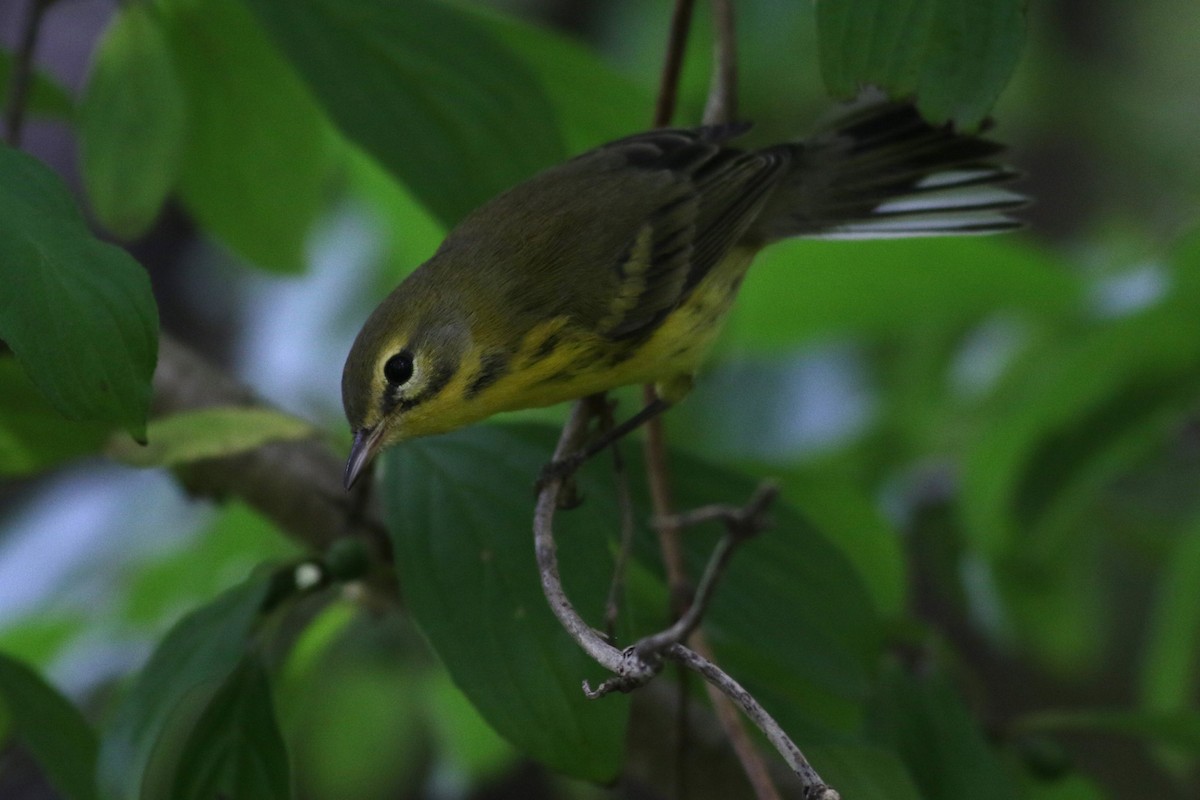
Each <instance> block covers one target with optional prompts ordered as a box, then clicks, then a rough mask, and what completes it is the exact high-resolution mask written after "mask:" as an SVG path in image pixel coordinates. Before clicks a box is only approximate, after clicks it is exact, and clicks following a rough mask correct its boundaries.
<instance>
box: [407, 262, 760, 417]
mask: <svg viewBox="0 0 1200 800" xmlns="http://www.w3.org/2000/svg"><path fill="white" fill-rule="evenodd" d="M754 252H755V251H754V250H752V249H749V248H737V249H735V250H734V251H732V252H731V253H730V254H729V256H728V257H726V259H725V260H724V261H722V262H721V263H720V264H718V265H717V266H716V267H715V268H714V269H713V270H711V271H710V272H709V274H708V275H707V276H706V277H705V279H704V280H703V281H701V282H700V283H699V284H698V285H697V286H696V287H695V288H694V289H693V290H692V291H691V292H690V293H689V294H688V296H687V298H686V299H685V301H684V302H683V304H681V305H680V306H679V307H678V308H676V309H675V310H674V311H672V312H671V313H670V314H669V315H667V317H665V318H664V319H663V321H662V323H661V324H660V325H659V326H658V328H656V329H655V331H654V332H653V334H651V335H650V336H649V337H648V338H644V339H640V340H628V341H621V340H618V341H613V340H611V339H607V338H605V337H602V336H599V335H596V334H591V333H588V332H578V331H570V329H568V328H567V325H566V323H567V320H566V319H564V318H561V317H559V318H554V319H551V320H548V321H546V322H545V323H542V324H540V325H537V326H535V327H534V328H533V329H532V330H530V331H529V333H528V334H527V335H526V336H525V338H524V339H523V340H522V342H521V346H520V347H519V348H518V349H517V352H516V353H515V354H514V355H513V356H512V358H511V363H510V364H509V367H508V369H507V370H506V371H505V372H504V374H503V375H502V376H501V377H499V378H498V379H496V380H495V382H494V383H491V384H490V385H489V386H488V387H487V388H486V389H485V390H482V391H479V392H472V391H470V382H471V376H470V374H468V372H466V371H460V374H458V375H456V376H455V378H454V380H453V381H452V383H451V384H450V385H449V386H447V388H446V390H445V391H444V392H443V396H444V397H445V398H447V402H445V403H430V404H428V406H429V407H427V408H422V407H418V408H414V409H413V411H412V412H411V414H410V417H411V418H410V419H409V420H408V424H409V425H410V426H411V431H412V435H428V434H435V433H441V432H444V431H449V430H453V429H455V428H459V427H461V426H463V425H468V424H470V423H472V422H476V421H478V420H481V419H485V418H486V417H490V416H492V415H493V414H496V413H498V412H501V411H515V410H518V409H523V408H536V407H540V406H549V405H554V404H556V403H561V402H563V401H566V400H572V399H575V398H579V397H585V396H587V395H590V394H595V393H597V392H602V391H607V390H609V389H615V388H617V387H619V386H627V385H630V384H637V383H655V384H658V386H659V390H660V394H662V395H663V396H664V397H665V398H666V399H668V400H670V401H671V402H676V401H678V400H680V399H682V396H683V395H684V394H686V391H687V389H688V388H690V386H691V377H692V375H693V374H694V373H695V372H696V370H697V368H698V367H699V365H700V363H701V361H703V359H704V357H705V355H706V354H707V353H708V351H709V349H710V348H711V347H712V345H713V342H714V341H715V340H716V338H717V335H718V334H719V333H720V331H721V324H722V322H723V321H724V318H725V315H726V313H727V312H728V311H729V307H730V305H731V304H732V303H733V300H734V298H735V297H736V296H737V292H738V288H739V287H740V285H741V280H742V277H743V276H744V275H745V273H746V269H747V268H748V267H749V265H750V261H751V260H752V259H753V257H754ZM451 398H453V400H451Z"/></svg>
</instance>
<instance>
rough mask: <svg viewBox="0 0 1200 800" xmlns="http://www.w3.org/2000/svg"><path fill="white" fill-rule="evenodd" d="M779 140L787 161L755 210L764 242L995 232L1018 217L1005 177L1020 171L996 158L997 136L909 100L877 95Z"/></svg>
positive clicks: (1017, 201) (1019, 198)
mask: <svg viewBox="0 0 1200 800" xmlns="http://www.w3.org/2000/svg"><path fill="white" fill-rule="evenodd" d="M780 147H784V148H788V149H790V151H791V152H790V153H789V156H790V160H791V167H790V169H789V170H788V173H787V175H786V176H785V177H784V178H783V179H782V180H781V182H780V184H779V188H778V189H777V190H776V191H775V194H774V196H773V197H772V198H771V200H770V201H769V202H768V204H767V207H766V208H765V209H764V213H763V214H762V215H761V216H760V217H759V220H760V221H761V222H760V224H759V226H757V227H758V230H756V231H755V233H756V234H758V235H759V236H760V237H761V239H762V240H763V241H767V242H769V241H774V240H776V239H782V238H785V237H790V236H805V237H815V238H828V239H875V238H890V237H902V236H944V235H948V234H980V233H996V232H999V231H1006V230H1011V229H1012V228H1015V227H1019V226H1020V224H1021V223H1020V222H1019V221H1018V220H1016V219H1014V218H1013V217H1011V216H1009V214H1008V212H1010V211H1012V210H1013V209H1016V208H1018V207H1020V206H1022V205H1025V203H1026V202H1027V199H1026V198H1025V197H1024V196H1023V195H1020V194H1018V193H1016V192H1013V191H1010V190H1008V189H1004V188H1001V187H1000V186H999V184H1002V183H1005V182H1007V181H1009V180H1012V179H1013V178H1015V177H1017V176H1018V173H1017V172H1015V171H1013V170H1011V169H1008V168H1007V167H1004V166H1002V165H1001V164H999V163H997V162H996V160H995V157H996V156H997V155H998V154H999V153H1000V152H1001V151H1002V150H1003V147H1002V146H1001V145H999V144H997V143H995V142H992V141H988V140H987V139H984V138H981V137H978V136H972V135H967V134H961V133H956V132H955V131H954V130H953V129H952V128H950V127H949V126H934V125H931V124H929V123H928V122H926V121H925V120H923V119H922V118H921V117H920V115H919V114H918V113H917V112H916V110H915V109H914V108H913V107H912V106H911V105H907V104H901V103H889V102H874V103H871V104H870V105H868V106H865V107H862V108H860V109H858V110H856V111H851V112H850V113H848V114H845V115H843V116H841V117H839V118H837V119H835V120H834V121H833V122H832V124H831V125H829V126H828V127H827V128H826V129H825V130H824V131H823V132H821V133H818V134H817V135H816V136H814V137H813V138H811V139H809V140H808V141H805V142H803V143H800V144H790V145H781V146H780Z"/></svg>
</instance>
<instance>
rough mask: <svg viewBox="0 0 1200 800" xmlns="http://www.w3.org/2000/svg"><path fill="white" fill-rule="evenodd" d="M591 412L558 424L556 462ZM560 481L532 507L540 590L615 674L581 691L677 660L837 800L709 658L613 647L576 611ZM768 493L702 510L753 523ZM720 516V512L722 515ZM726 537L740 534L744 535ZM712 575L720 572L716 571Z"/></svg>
mask: <svg viewBox="0 0 1200 800" xmlns="http://www.w3.org/2000/svg"><path fill="white" fill-rule="evenodd" d="M592 411H593V406H592V404H591V403H589V402H588V401H587V400H582V401H580V402H577V403H576V404H575V406H574V407H573V408H572V410H571V416H570V418H569V419H568V420H567V424H566V425H564V426H563V430H562V434H561V436H560V437H559V440H558V446H557V447H556V448H555V449H554V460H555V461H564V460H566V459H567V458H568V457H569V456H571V455H572V454H573V453H575V452H577V451H578V450H579V448H580V446H581V443H582V442H583V439H584V436H585V435H586V432H587V427H588V421H589V417H590V415H591V413H592ZM565 480H566V479H565V478H564V476H562V475H559V474H554V473H550V474H549V475H548V476H547V477H546V478H545V480H544V481H543V482H542V485H541V488H540V490H539V492H538V498H537V506H536V507H535V509H534V516H533V537H534V547H535V550H536V553H537V563H538V572H539V573H540V575H541V581H542V591H543V592H544V593H545V595H546V600H547V602H549V604H550V608H551V610H552V611H553V612H554V615H555V616H556V617H558V620H559V623H560V624H561V625H562V626H563V628H564V629H565V630H566V631H567V633H569V634H570V635H571V638H573V639H574V640H575V641H576V643H577V644H579V646H580V647H582V648H583V650H584V651H585V652H586V653H587V654H588V655H589V656H591V657H592V660H594V661H595V662H596V663H597V664H599V665H601V666H602V667H604V668H605V669H607V670H608V671H609V672H611V673H613V675H614V677H612V678H609V679H608V680H606V681H604V682H603V683H601V684H600V686H598V687H597V688H595V689H593V688H592V687H591V685H590V684H589V683H588V682H587V681H584V683H583V690H584V693H585V694H586V695H587V696H588V697H590V698H592V699H598V698H600V697H603V696H604V695H606V694H611V693H612V692H631V691H633V690H635V689H637V688H639V687H641V686H644V685H645V684H647V683H648V682H650V681H651V680H653V679H654V677H655V676H656V675H658V674H659V673H660V672H661V671H662V667H663V663H664V659H667V660H670V661H674V662H677V663H680V664H682V665H684V666H685V667H687V668H688V669H691V670H693V671H695V672H699V673H700V674H701V675H703V676H704V678H705V680H707V681H708V682H709V684H710V685H712V686H714V687H716V688H717V689H718V690H719V691H720V692H721V693H722V695H723V696H725V697H727V698H728V699H729V700H730V701H732V702H733V703H734V704H736V705H737V706H738V707H739V708H741V709H742V711H743V712H744V713H745V714H746V715H747V716H748V717H749V718H750V719H751V721H753V722H754V723H755V724H756V725H758V726H759V728H760V729H761V730H762V731H763V733H764V735H766V737H767V740H768V741H770V742H771V743H772V744H773V745H774V746H775V748H776V749H777V750H779V752H780V754H781V755H782V756H783V758H784V760H785V761H786V762H787V764H788V765H789V766H790V767H791V768H792V770H793V772H795V774H796V775H797V777H799V779H800V781H801V785H802V786H803V789H804V796H805V798H806V799H807V800H838V794H837V792H835V791H833V790H832V789H830V788H829V787H828V786H826V785H825V783H824V781H822V780H821V777H820V775H818V774H817V772H816V770H814V769H813V768H812V766H811V765H810V764H809V763H808V761H807V759H805V758H804V754H803V753H801V751H800V749H799V748H798V747H796V745H795V743H794V742H792V740H791V739H790V738H788V735H787V734H786V733H785V732H784V731H783V729H782V728H781V727H780V726H779V724H778V723H777V722H775V720H774V719H773V718H772V717H771V716H770V714H768V713H767V711H766V710H765V709H764V708H763V707H762V706H761V705H760V704H759V703H758V701H757V700H755V699H754V697H752V696H751V695H750V694H749V692H747V691H746V690H745V689H743V688H742V687H741V685H740V684H738V683H737V681H735V680H734V679H733V678H731V677H730V676H729V675H727V674H725V672H723V671H722V670H721V669H720V668H719V667H717V666H716V665H715V664H713V663H712V662H711V661H710V660H709V659H706V658H704V657H703V656H701V655H699V654H698V653H696V652H695V651H693V650H691V649H689V648H687V647H686V646H684V645H683V644H680V643H678V642H675V643H668V644H666V646H665V647H663V648H662V649H661V650H654V649H651V648H649V647H646V646H644V645H643V643H642V642H639V643H638V644H635V645H633V646H631V647H627V648H625V649H624V650H618V649H617V648H615V647H613V646H612V645H611V644H609V643H608V641H607V640H606V639H605V637H604V636H603V635H602V634H601V633H600V632H598V631H597V630H595V629H594V628H593V627H592V626H590V625H589V624H588V623H587V622H586V621H585V620H584V619H583V617H581V616H580V615H579V612H578V611H576V610H575V607H574V606H573V605H572V604H571V601H570V599H569V598H568V597H567V593H566V591H565V590H564V589H563V586H562V578H561V576H560V575H559V570H558V550H557V545H556V544H555V541H554V514H555V511H556V510H557V509H558V493H559V491H560V490H561V489H562V487H563V483H564V481H565ZM772 496H773V494H772V490H771V489H765V490H760V491H759V492H758V493H757V494H756V495H755V498H754V500H753V501H752V504H751V505H748V506H747V507H746V508H745V509H736V510H732V511H731V510H729V509H726V508H723V507H717V509H718V510H716V511H709V512H707V513H709V514H710V518H714V519H715V518H718V517H720V518H725V519H728V520H732V521H733V522H734V523H735V524H740V525H742V526H744V527H746V528H748V527H749V526H750V520H755V521H756V522H755V524H760V523H761V517H762V514H763V512H764V511H765V509H766V506H767V504H768V503H769V502H770V498H771V497H772ZM721 514H724V515H725V516H723V517H722V516H721ZM727 538H744V536H742V537H734V536H729V537H727ZM717 574H719V570H718V571H717ZM714 580H715V578H714ZM648 638H649V637H648ZM645 641H647V640H643V642H645Z"/></svg>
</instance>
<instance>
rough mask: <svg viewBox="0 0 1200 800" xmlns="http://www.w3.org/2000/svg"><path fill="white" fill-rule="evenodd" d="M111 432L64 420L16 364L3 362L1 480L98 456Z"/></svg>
mask: <svg viewBox="0 0 1200 800" xmlns="http://www.w3.org/2000/svg"><path fill="white" fill-rule="evenodd" d="M111 429H112V426H111V425H106V424H104V423H99V422H75V421H72V420H66V419H63V417H62V414H59V413H58V412H57V411H55V410H54V409H53V408H51V407H50V403H49V402H47V400H46V398H45V397H44V396H43V395H42V394H41V393H39V392H38V391H37V389H36V387H34V385H33V382H32V381H30V380H29V376H28V375H26V374H25V370H23V369H21V365H20V364H18V363H17V360H16V359H15V358H4V357H0V475H27V474H29V473H31V472H37V471H38V470H42V469H45V468H47V467H50V466H53V465H55V464H58V463H60V462H62V461H65V460H67V459H69V458H73V457H75V456H78V455H82V454H84V453H93V452H96V451H98V450H99V449H100V447H101V446H102V445H103V443H104V441H105V439H107V438H108V435H109V432H110V430H111Z"/></svg>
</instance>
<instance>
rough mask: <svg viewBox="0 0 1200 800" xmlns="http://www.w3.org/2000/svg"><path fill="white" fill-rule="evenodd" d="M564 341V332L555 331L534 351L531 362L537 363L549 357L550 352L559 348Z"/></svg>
mask: <svg viewBox="0 0 1200 800" xmlns="http://www.w3.org/2000/svg"><path fill="white" fill-rule="evenodd" d="M561 341H562V334H561V333H560V332H559V331H554V332H553V333H551V334H550V335H549V336H547V337H546V338H545V339H542V343H541V344H539V345H538V349H537V350H536V351H534V354H533V357H532V358H531V359H530V360H529V363H530V364H536V363H537V362H539V361H542V360H543V359H546V358H549V357H550V354H551V353H553V352H554V351H555V350H557V349H558V345H559V343H560V342H561Z"/></svg>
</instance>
